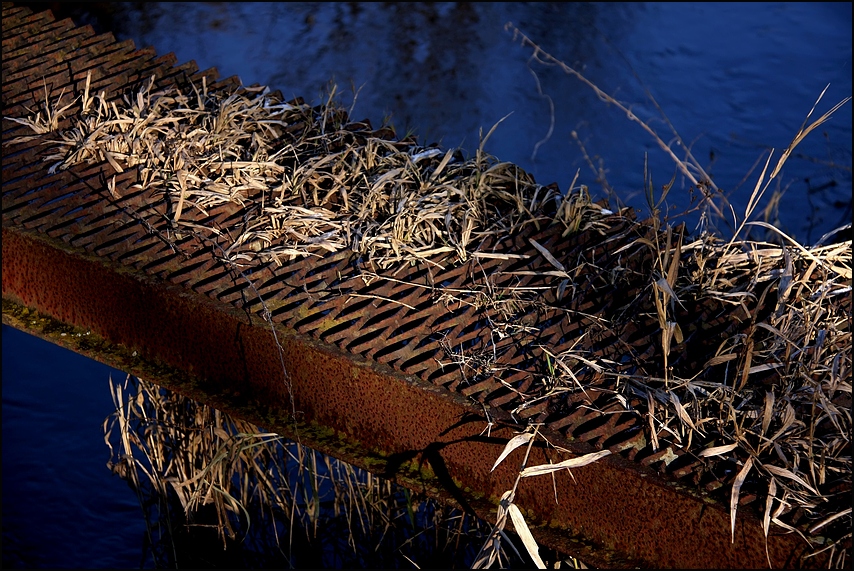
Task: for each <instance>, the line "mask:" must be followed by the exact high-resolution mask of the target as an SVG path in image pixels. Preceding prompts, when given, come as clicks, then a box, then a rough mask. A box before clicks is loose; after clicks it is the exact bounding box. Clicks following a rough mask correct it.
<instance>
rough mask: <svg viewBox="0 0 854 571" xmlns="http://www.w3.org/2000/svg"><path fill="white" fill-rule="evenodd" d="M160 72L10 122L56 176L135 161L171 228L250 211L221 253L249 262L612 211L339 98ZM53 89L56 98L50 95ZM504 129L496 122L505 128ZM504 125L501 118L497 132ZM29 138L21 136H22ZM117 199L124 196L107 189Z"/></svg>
mask: <svg viewBox="0 0 854 571" xmlns="http://www.w3.org/2000/svg"><path fill="white" fill-rule="evenodd" d="M154 83H155V82H154V78H152V79H151V81H150V82H148V83H146V84H145V85H143V86H142V87H141V88H139V89H138V90H137V91H136V92H135V93H131V94H128V95H125V96H124V98H123V100H122V101H121V102H118V103H120V104H117V102H116V101H112V102H108V101H107V100H106V98H105V96H104V94H103V93H101V94H99V95H97V96H94V97H90V94H89V78H87V84H86V89H85V91H84V93H83V94H82V95H81V97H80V98H79V99H80V105H79V106H78V107H76V109H77V113H75V114H74V115H73V116H71V117H68V119H67V121H66V123H70V125H68V126H67V127H65V128H61V129H60V128H59V119H60V118H62V117H63V116H65V115H66V114H67V113H68V112H69V109H70V108H71V107H72V104H69V105H65V106H63V107H61V108H59V110H57V111H50V110H51V109H55V108H58V107H59V105H61V103H62V97H60V99H59V101H57V102H54V103H53V104H49V103H48V102H47V99H46V103H45V108H46V109H47V110H48V112H46V113H45V115H46V117H42V115H41V112H39V113H36V114H35V115H31V116H30V117H29V118H27V119H19V118H13V119H12V120H14V121H16V122H18V123H21V124H24V125H26V126H28V127H29V128H30V129H32V130H33V131H34V132H35V133H36V136H42V135H45V134H48V133H49V134H51V135H54V136H55V137H56V138H52V139H49V140H45V141H44V144H45V145H48V146H50V147H51V148H52V149H53V150H52V152H51V153H50V154H48V155H47V156H46V157H45V160H46V161H50V162H51V163H52V165H51V167H50V169H49V170H50V171H51V172H54V171H56V170H58V169H59V170H62V169H67V168H69V167H71V166H73V165H77V164H81V163H92V162H102V161H105V160H106V161H107V162H109V164H110V165H111V166H112V167H113V169H114V170H115V171H117V172H123V171H124V170H125V169H128V168H134V167H136V168H138V171H139V182H138V184H137V185H135V187H137V188H140V189H142V190H147V191H154V192H155V195H160V196H164V197H166V198H167V199H168V202H170V203H174V205H175V206H174V208H173V209H172V210H171V211H169V212H167V213H166V216H167V217H168V218H169V221H170V223H171V226H172V227H173V228H175V229H176V230H177V231H179V232H181V231H183V230H182V228H184V229H187V228H191V229H195V230H198V231H204V232H207V233H209V234H212V236H211V237H212V238H217V239H219V238H220V232H219V230H218V229H215V228H208V229H207V230H205V227H204V225H202V227H201V228H200V227H199V224H200V222H202V221H203V219H204V218H205V217H206V216H207V215H208V210H210V209H211V208H213V207H216V206H220V205H223V204H227V203H233V204H236V205H238V206H240V207H243V208H245V209H246V210H247V211H251V216H250V217H249V218H248V220H247V224H246V225H245V227H244V228H242V229H241V230H240V231H239V233H238V234H237V235H233V236H232V235H231V233H232V232H234V231H235V229H227V230H226V231H227V232H228V233H229V234H228V235H229V241H228V242H227V243H223V244H221V245H222V248H223V250H224V251H225V253H226V255H227V256H228V258H229V259H230V260H231V261H232V262H237V263H241V264H246V263H248V262H249V261H250V260H252V259H255V258H260V259H262V260H264V261H269V260H271V259H273V260H276V261H279V259H280V258H285V259H293V258H294V257H296V256H322V255H324V254H327V253H329V252H337V251H341V250H345V249H348V248H349V249H352V250H353V251H355V252H357V253H359V254H361V255H364V256H365V257H366V258H368V259H369V260H371V261H372V262H374V263H376V264H378V265H379V266H380V267H388V266H389V265H391V264H395V263H399V262H401V261H417V260H424V259H426V258H428V257H430V256H434V255H436V254H440V253H448V254H452V255H453V257H455V258H456V259H457V260H460V261H464V260H466V259H468V258H469V257H470V256H471V255H472V254H473V253H474V251H475V250H476V247H477V245H478V244H479V243H480V242H481V241H482V240H483V239H484V238H485V237H487V236H505V235H507V234H509V233H512V232H517V231H519V230H522V229H523V228H524V227H526V226H528V225H534V226H539V225H540V224H543V223H549V222H551V220H552V217H551V216H549V215H547V214H546V213H547V212H551V213H554V211H555V209H557V208H560V209H561V215H560V219H561V220H562V221H563V223H564V224H566V225H567V229H568V232H569V231H572V232H577V231H580V230H582V229H584V228H585V227H586V226H587V225H589V224H592V223H595V220H596V219H597V218H602V216H603V215H602V214H601V213H600V212H599V210H600V209H597V208H596V207H595V205H593V204H592V203H591V202H590V200H589V197H587V196H586V195H584V196H574V197H572V200H571V201H569V202H565V201H563V200H562V198H561V195H560V193H559V192H558V191H557V190H556V189H555V188H553V187H542V186H540V185H537V184H535V183H534V181H533V179H532V178H531V177H530V176H529V175H528V174H527V173H525V172H524V171H522V170H521V169H520V168H519V167H517V166H516V165H514V164H511V163H507V162H501V161H498V160H497V159H495V157H493V156H491V155H489V154H487V153H485V152H484V151H483V149H482V145H483V143H485V142H486V141H487V140H488V139H489V136H490V135H491V134H492V132H493V131H490V132H489V133H488V134H487V135H486V137H484V138H483V141H482V144H481V148H479V149H478V150H477V152H476V154H475V156H474V157H472V158H470V159H463V157H462V154H461V153H460V152H459V151H455V150H453V149H451V150H447V151H445V150H442V149H439V148H432V147H430V148H428V147H421V146H419V145H417V144H416V143H415V142H414V141H411V140H403V141H400V140H396V139H394V137H393V132H392V131H391V130H390V129H388V128H383V129H380V130H377V131H374V130H372V129H371V127H370V125H369V124H368V123H347V122H346V121H347V117H346V113H345V112H344V110H343V109H341V108H340V107H338V106H337V104H336V103H335V101H334V100H333V99H332V98H331V97H330V100H329V101H328V102H327V103H326V104H325V105H322V106H318V107H314V108H312V107H310V106H309V105H306V104H304V103H302V102H301V101H294V102H291V103H284V102H282V101H280V100H279V98H278V97H276V96H275V95H274V94H271V93H270V92H269V90H268V89H266V88H248V87H241V88H239V89H237V90H221V89H220V90H209V89H208V88H207V84H206V82H204V81H203V84H202V86H201V89H197V88H196V86H194V85H193V86H191V87H192V91H189V92H181V91H179V90H178V89H177V88H170V89H167V90H161V91H154ZM46 97H47V94H46ZM496 126H497V125H496ZM494 129H495V127H493V130H494ZM31 138H32V137H30V136H26V137H19V138H17V139H15V140H14V141H13V142H21V141H26V140H29V139H31ZM111 193H113V194H114V198H116V199H118V198H120V197H119V196H118V195H117V194H115V193H116V191H115V188H114V187H111Z"/></svg>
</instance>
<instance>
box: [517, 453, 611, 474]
mask: <svg viewBox="0 0 854 571" xmlns="http://www.w3.org/2000/svg"><path fill="white" fill-rule="evenodd" d="M610 454H611V451H610V450H600V451H599V452H591V453H589V454H584V455H582V456H579V457H577V458H570V459H569V460H564V461H563V462H558V463H557V464H541V465H539V466H530V467H528V468H525V469H524V470H522V472H521V473H520V476H521V477H522V478H530V477H531V476H542V475H543V474H551V473H552V472H559V471H560V470H569V469H571V468H581V467H582V466H587V465H588V464H592V463H593V462H596V461H597V460H599V459H600V458H604V457H605V456H608V455H610Z"/></svg>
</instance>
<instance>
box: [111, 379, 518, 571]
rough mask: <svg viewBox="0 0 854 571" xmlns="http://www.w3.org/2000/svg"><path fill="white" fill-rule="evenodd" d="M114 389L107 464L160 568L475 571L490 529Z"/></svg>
mask: <svg viewBox="0 0 854 571" xmlns="http://www.w3.org/2000/svg"><path fill="white" fill-rule="evenodd" d="M111 388H112V391H113V393H114V402H115V404H116V409H117V412H116V413H115V414H114V415H113V416H112V417H111V418H110V419H109V421H108V422H107V423H105V434H106V440H107V442H109V444H110V448H111V451H112V458H111V461H110V463H109V466H110V468H111V470H112V471H113V472H115V473H117V474H119V475H120V476H121V477H122V478H123V479H125V480H126V481H128V483H129V484H130V485H131V487H132V488H133V489H134V490H136V491H137V493H138V495H139V498H140V503H141V505H142V507H143V513H144V515H145V520H146V527H147V529H148V538H149V541H147V542H146V556H145V559H146V560H147V559H148V558H149V556H150V557H151V558H152V559H153V562H154V564H155V566H156V567H158V568H163V567H169V568H171V567H176V568H177V567H188V566H189V567H198V566H211V565H213V566H215V567H241V568H242V567H270V566H276V567H283V566H285V567H297V568H306V567H318V568H327V567H354V566H355V567H367V568H374V567H387V568H397V567H408V566H410V565H411V564H412V563H413V562H416V563H417V564H418V565H420V566H425V565H426V566H431V567H432V566H436V567H461V568H468V567H471V564H472V562H473V561H474V559H475V556H476V555H477V553H478V549H479V548H480V545H482V544H483V542H484V540H485V539H486V537H487V536H488V535H489V532H490V530H491V527H490V526H489V525H488V524H487V523H485V522H483V521H481V520H478V519H477V518H476V517H474V516H472V515H467V514H465V513H464V512H462V511H461V510H458V509H454V508H449V507H444V506H441V505H439V504H438V503H437V502H435V501H433V500H429V499H426V498H423V497H418V495H417V494H414V493H410V492H409V491H407V490H405V489H403V488H401V487H399V486H396V485H394V484H393V483H392V482H391V481H389V480H387V479H384V478H380V477H376V476H372V475H371V474H369V473H367V472H365V471H363V470H360V469H358V468H354V467H353V466H350V465H348V464H346V463H344V462H341V461H339V460H335V459H333V458H331V457H329V456H324V455H322V454H320V453H318V452H315V451H313V450H311V449H310V448H308V447H306V446H303V445H301V444H298V443H296V442H291V441H288V440H285V439H283V438H282V437H280V436H278V435H276V434H273V433H266V432H265V431H263V430H262V429H260V428H258V427H256V426H254V425H252V424H250V423H248V422H244V421H241V420H238V419H234V418H231V417H230V416H229V415H227V414H225V413H221V412H219V411H218V410H216V409H213V408H210V407H208V406H206V405H203V404H201V403H199V402H196V401H193V400H192V399H189V398H186V397H183V396H181V395H178V394H176V393H174V392H171V391H167V390H165V389H161V388H159V387H157V386H156V385H154V384H153V383H150V382H147V381H143V380H138V379H135V378H133V377H130V376H128V377H127V380H126V381H125V382H124V383H122V382H120V381H118V380H117V381H114V383H113V385H112V387H111ZM517 541H518V540H517ZM520 547H521V546H520ZM502 556H503V558H504V560H505V561H511V562H514V563H515V564H517V565H518V564H521V563H523V561H521V560H520V559H519V558H518V557H513V556H512V552H511V553H510V554H508V553H506V551H505V550H502Z"/></svg>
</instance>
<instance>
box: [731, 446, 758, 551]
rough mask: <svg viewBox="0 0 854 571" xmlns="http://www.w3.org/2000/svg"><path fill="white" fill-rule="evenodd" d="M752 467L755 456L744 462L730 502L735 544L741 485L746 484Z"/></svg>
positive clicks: (734, 483)
mask: <svg viewBox="0 0 854 571" xmlns="http://www.w3.org/2000/svg"><path fill="white" fill-rule="evenodd" d="M752 466H753V456H751V457H750V458H748V459H747V460H746V461H745V462H744V466H743V467H742V468H741V470H739V472H738V475H737V476H736V477H735V480H734V481H733V483H732V493H731V494H730V500H729V522H730V527H731V528H732V543H735V514H736V512H737V511H738V495H739V492H740V491H741V485H742V484H743V483H744V480H745V478H747V473H748V472H750V468H751V467H752Z"/></svg>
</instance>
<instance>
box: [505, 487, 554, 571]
mask: <svg viewBox="0 0 854 571" xmlns="http://www.w3.org/2000/svg"><path fill="white" fill-rule="evenodd" d="M507 513H508V514H509V515H510V519H511V520H512V521H513V527H514V528H515V529H516V533H517V534H518V535H519V538H520V539H521V540H522V544H523V545H524V546H525V550H527V552H528V555H530V556H531V559H533V560H534V565H536V566H537V569H545V568H546V564H545V563H543V560H542V559H541V558H540V547H539V546H538V545H537V541H536V540H535V539H534V536H533V535H531V530H530V529H528V524H526V523H525V518H524V517H523V516H522V512H521V511H520V510H519V507H518V506H517V505H516V504H512V503H511V504H510V506H509V507H508V509H507Z"/></svg>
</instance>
